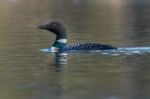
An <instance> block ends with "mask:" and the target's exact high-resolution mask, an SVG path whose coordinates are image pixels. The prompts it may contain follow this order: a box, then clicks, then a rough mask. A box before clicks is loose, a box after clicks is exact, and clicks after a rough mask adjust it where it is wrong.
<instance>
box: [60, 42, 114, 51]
mask: <svg viewBox="0 0 150 99" xmlns="http://www.w3.org/2000/svg"><path fill="white" fill-rule="evenodd" d="M110 49H116V48H115V47H112V46H111V45H103V44H99V43H81V44H71V45H67V46H65V47H64V48H63V51H68V50H86V51H88V50H110Z"/></svg>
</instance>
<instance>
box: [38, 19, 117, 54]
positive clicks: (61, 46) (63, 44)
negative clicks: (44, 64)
mask: <svg viewBox="0 0 150 99" xmlns="http://www.w3.org/2000/svg"><path fill="white" fill-rule="evenodd" d="M38 28H39V29H44V30H48V31H49V32H52V33H54V34H55V35H56V40H55V42H54V44H53V46H52V47H51V52H58V51H74V50H75V51H76V50H77V51H79V50H80V51H90V50H110V49H116V47H112V46H111V45H103V44H99V43H78V44H71V45H67V32H66V29H65V27H64V26H63V25H62V24H61V23H59V22H49V23H48V24H44V25H40V26H38Z"/></svg>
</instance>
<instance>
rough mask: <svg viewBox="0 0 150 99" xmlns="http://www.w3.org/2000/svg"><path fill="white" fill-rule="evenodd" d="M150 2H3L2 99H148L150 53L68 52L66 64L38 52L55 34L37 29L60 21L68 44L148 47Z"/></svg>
mask: <svg viewBox="0 0 150 99" xmlns="http://www.w3.org/2000/svg"><path fill="white" fill-rule="evenodd" d="M149 5H150V2H149V1H146V0H143V1H137V0H111V1H109V0H105V1H104V0H61V1H60V0H42V1H40V0H30V1H29V0H1V1H0V48H1V50H0V98H1V99H77V98H79V99H100V98H101V99H149V98H150V73H149V70H150V67H149V64H150V62H149V58H150V56H149V53H144V54H141V55H139V54H132V55H118V56H113V55H103V54H100V53H95V54H94V53H80V54H68V55H67V64H66V65H60V64H57V63H56V59H55V55H53V54H50V53H49V54H45V53H42V52H40V51H39V50H40V49H42V48H47V47H50V46H51V45H52V43H53V40H54V39H55V37H54V35H53V34H51V33H48V32H46V31H42V30H38V29H37V28H36V26H38V25H39V24H42V23H45V22H49V21H60V22H62V23H63V24H64V25H65V26H66V27H67V30H68V37H69V43H75V42H87V41H93V42H100V43H105V44H111V45H113V46H119V47H122V46H133V47H137V46H149V44H150V43H149V42H150V38H149V37H150V33H149V32H150V29H149V26H150V14H149V11H150V10H149V9H150V6H149Z"/></svg>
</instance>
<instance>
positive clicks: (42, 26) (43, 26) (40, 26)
mask: <svg viewBox="0 0 150 99" xmlns="http://www.w3.org/2000/svg"><path fill="white" fill-rule="evenodd" d="M37 28H39V29H46V25H39V26H38V27H37Z"/></svg>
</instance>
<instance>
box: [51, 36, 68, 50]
mask: <svg viewBox="0 0 150 99" xmlns="http://www.w3.org/2000/svg"><path fill="white" fill-rule="evenodd" d="M66 44H67V39H57V38H56V40H55V42H54V44H53V46H52V50H53V51H54V50H55V52H57V51H59V50H61V49H62V48H63V47H65V46H66Z"/></svg>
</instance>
